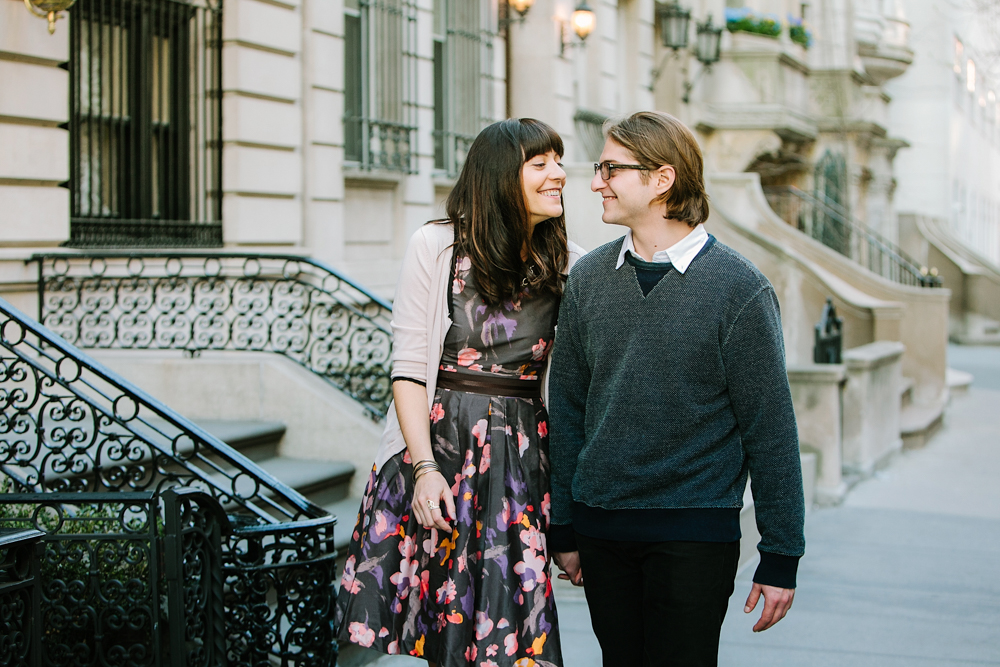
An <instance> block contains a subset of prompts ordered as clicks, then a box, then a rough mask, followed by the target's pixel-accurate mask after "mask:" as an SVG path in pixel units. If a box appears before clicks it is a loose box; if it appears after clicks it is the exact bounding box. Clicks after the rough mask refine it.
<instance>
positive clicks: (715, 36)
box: [682, 14, 722, 104]
mask: <svg viewBox="0 0 1000 667" xmlns="http://www.w3.org/2000/svg"><path fill="white" fill-rule="evenodd" d="M697 32H698V39H697V40H696V41H695V49H694V57H695V58H697V59H698V62H700V63H701V64H702V65H703V67H702V68H701V71H700V72H698V76H696V77H695V79H694V81H685V82H684V97H683V98H682V99H683V101H684V104H687V103H688V102H689V101H690V100H691V89H692V88H694V85H695V84H696V83H698V79H700V78H701V75H702V74H704V73H705V72H707V71H708V70H710V69H712V65H713V64H715V63H717V62H719V58H720V57H721V54H720V50H721V47H722V26H714V25H712V15H711V14H709V15H708V18H706V19H705V22H704V23H699V24H698V31H697Z"/></svg>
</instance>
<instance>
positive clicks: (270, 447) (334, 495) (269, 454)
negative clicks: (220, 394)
mask: <svg viewBox="0 0 1000 667" xmlns="http://www.w3.org/2000/svg"><path fill="white" fill-rule="evenodd" d="M197 424H198V425H199V426H201V427H202V428H203V429H205V430H206V431H208V432H209V433H211V434H212V435H214V436H215V437H217V438H219V439H220V440H222V441H223V442H225V443H226V444H227V445H229V446H230V447H232V448H233V449H235V450H237V451H239V452H240V453H241V454H243V455H244V456H246V457H247V458H248V459H250V460H251V461H253V462H255V463H256V464H257V465H259V466H260V467H261V468H263V469H264V470H266V471H267V472H269V473H270V474H272V475H274V476H275V477H276V478H277V479H278V480H280V481H281V482H284V483H285V484H287V485H288V486H290V487H292V488H293V489H295V490H296V491H298V492H299V493H301V494H302V495H303V496H305V497H306V498H308V499H309V500H310V501H312V502H313V503H315V504H317V505H319V506H320V507H322V508H323V509H325V510H326V511H328V512H329V513H330V514H332V515H334V516H336V517H337V518H338V521H337V527H336V529H335V530H334V544H335V545H336V547H337V552H338V555H339V554H342V553H343V552H344V549H345V548H346V547H347V543H348V542H349V541H350V538H351V533H352V531H353V529H354V521H355V519H356V517H357V513H358V507H359V506H360V505H361V499H360V498H357V497H351V496H350V493H349V488H350V483H351V478H353V477H354V473H355V466H354V464H353V463H350V462H348V461H318V460H313V459H298V458H292V457H288V456H282V455H281V454H279V447H278V445H279V443H280V442H281V439H282V438H283V437H284V435H285V425H284V424H283V423H281V422H276V421H251V420H233V421H228V420H198V421H197Z"/></svg>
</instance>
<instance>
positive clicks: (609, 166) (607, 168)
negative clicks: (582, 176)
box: [594, 162, 649, 181]
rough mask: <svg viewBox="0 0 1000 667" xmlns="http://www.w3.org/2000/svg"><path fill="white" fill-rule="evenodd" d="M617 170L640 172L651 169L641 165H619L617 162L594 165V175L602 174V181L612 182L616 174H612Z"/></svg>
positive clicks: (596, 163)
mask: <svg viewBox="0 0 1000 667" xmlns="http://www.w3.org/2000/svg"><path fill="white" fill-rule="evenodd" d="M615 169H637V170H638V171H649V167H643V166H642V165H641V164H618V163H616V162H595V163H594V173H595V174H597V173H600V174H601V179H602V180H605V181H607V180H610V179H611V177H612V176H614V174H613V173H612V172H613V171H614V170H615Z"/></svg>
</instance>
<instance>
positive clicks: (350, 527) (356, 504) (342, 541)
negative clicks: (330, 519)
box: [323, 497, 361, 555]
mask: <svg viewBox="0 0 1000 667" xmlns="http://www.w3.org/2000/svg"><path fill="white" fill-rule="evenodd" d="M323 509H325V510H326V511H327V512H329V513H330V514H332V515H334V516H335V517H337V528H336V530H334V533H333V535H334V536H333V543H334V546H336V547H337V554H338V555H343V553H344V550H345V549H346V548H347V545H348V544H349V543H350V541H351V536H352V535H353V533H354V524H355V523H356V522H357V520H358V510H360V509H361V498H351V497H348V498H343V499H341V500H338V501H336V502H333V503H328V504H326V505H324V506H323Z"/></svg>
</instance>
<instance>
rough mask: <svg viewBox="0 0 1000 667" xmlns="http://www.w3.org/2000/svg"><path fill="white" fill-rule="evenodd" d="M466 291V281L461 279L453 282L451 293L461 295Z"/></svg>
mask: <svg viewBox="0 0 1000 667" xmlns="http://www.w3.org/2000/svg"><path fill="white" fill-rule="evenodd" d="M464 290H465V281H464V280H462V279H461V278H455V279H454V280H452V281H451V293H452V294H461V293H462V292H463V291H464Z"/></svg>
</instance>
